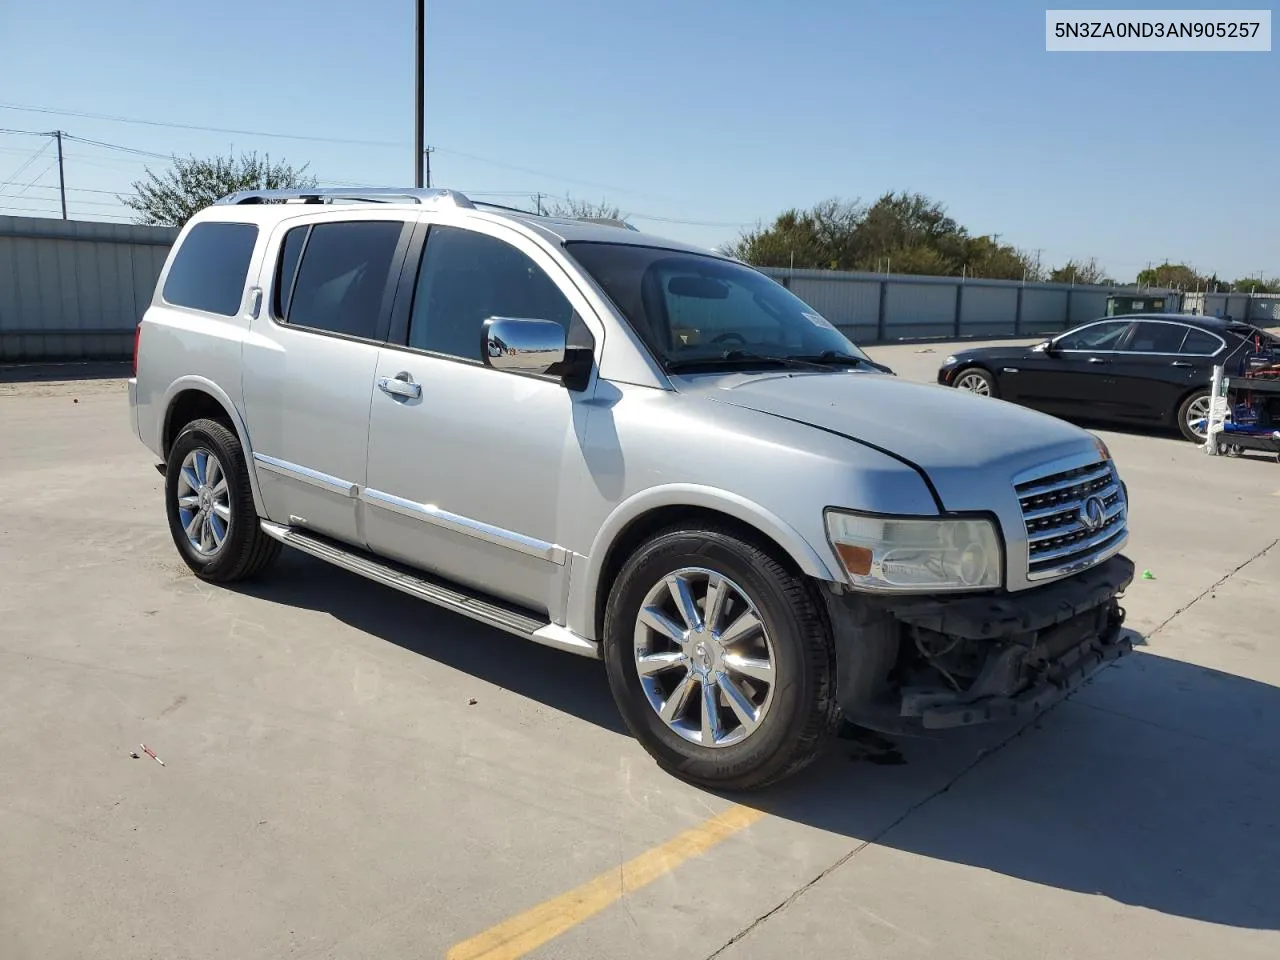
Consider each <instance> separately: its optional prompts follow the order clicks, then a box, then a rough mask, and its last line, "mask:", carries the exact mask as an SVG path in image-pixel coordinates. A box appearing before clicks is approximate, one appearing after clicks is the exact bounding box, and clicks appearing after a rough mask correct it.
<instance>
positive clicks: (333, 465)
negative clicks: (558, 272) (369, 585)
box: [243, 214, 410, 544]
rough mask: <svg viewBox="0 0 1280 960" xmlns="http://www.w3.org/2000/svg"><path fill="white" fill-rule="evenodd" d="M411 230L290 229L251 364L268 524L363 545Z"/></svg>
mask: <svg viewBox="0 0 1280 960" xmlns="http://www.w3.org/2000/svg"><path fill="white" fill-rule="evenodd" d="M409 232H410V228H409V226H408V225H406V223H405V222H404V220H403V219H397V218H394V217H392V218H387V217H383V218H381V219H375V218H374V217H373V216H372V215H369V216H362V217H361V218H360V219H352V218H351V215H350V214H348V215H346V218H345V219H334V218H330V219H324V218H317V219H305V220H300V221H285V222H284V224H283V225H282V227H281V228H280V230H279V231H278V232H277V234H276V235H275V236H274V237H272V240H271V242H272V244H273V248H272V249H273V250H274V253H272V252H271V251H269V252H268V260H267V262H268V263H269V264H271V265H272V266H271V268H270V270H271V276H270V277H263V278H261V280H260V286H261V287H262V288H263V289H264V290H265V291H266V293H265V294H264V296H263V301H264V302H263V304H262V306H261V308H260V310H259V313H258V316H257V318H256V319H254V321H253V327H252V335H251V336H250V337H249V338H247V339H246V341H245V345H244V353H243V370H244V374H243V376H244V403H245V407H246V410H247V413H248V417H247V420H248V422H249V423H251V424H252V425H253V437H252V440H253V459H254V467H255V470H256V472H257V475H258V482H259V486H260V488H261V490H262V497H263V501H264V505H265V507H266V511H267V516H268V517H269V518H270V519H272V520H274V521H276V522H277V523H283V524H289V525H291V526H297V527H300V528H302V529H306V530H310V531H314V532H317V533H322V534H326V535H328V536H331V537H336V538H338V539H340V540H343V541H346V542H348V543H353V544H363V539H364V538H363V533H362V531H361V530H360V523H359V519H360V518H359V511H358V510H357V504H358V493H359V487H360V485H362V484H363V483H364V471H365V451H366V447H367V444H368V438H369V434H368V429H369V400H370V396H371V394H372V391H373V382H374V372H375V369H376V367H377V362H378V349H379V344H380V343H381V342H382V341H383V340H384V339H385V338H386V331H387V329H388V326H389V306H390V302H391V297H392V295H393V294H394V290H395V284H394V278H396V277H398V276H399V267H400V263H401V262H402V261H403V259H404V250H405V247H406V246H407V243H406V239H407V236H408V234H409Z"/></svg>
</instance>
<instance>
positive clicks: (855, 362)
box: [787, 350, 893, 373]
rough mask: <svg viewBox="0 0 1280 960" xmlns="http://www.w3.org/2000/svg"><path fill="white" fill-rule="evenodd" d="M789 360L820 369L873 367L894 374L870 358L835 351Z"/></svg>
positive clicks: (795, 357)
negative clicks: (809, 364)
mask: <svg viewBox="0 0 1280 960" xmlns="http://www.w3.org/2000/svg"><path fill="white" fill-rule="evenodd" d="M787 359H788V360H800V361H803V362H804V363H811V364H813V365H814V366H819V367H871V368H872V369H874V370H880V371H882V372H884V373H893V371H892V370H891V369H890V368H889V367H886V366H885V365H884V364H883V363H876V362H875V361H874V360H872V359H870V358H869V357H858V356H854V355H853V354H850V353H838V352H836V351H835V350H823V351H822V353H817V354H813V355H812V356H793V357H787Z"/></svg>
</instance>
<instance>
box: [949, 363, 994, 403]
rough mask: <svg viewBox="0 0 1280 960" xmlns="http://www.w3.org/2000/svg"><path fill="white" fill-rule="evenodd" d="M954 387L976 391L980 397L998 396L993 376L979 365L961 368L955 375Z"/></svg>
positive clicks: (971, 391)
mask: <svg viewBox="0 0 1280 960" xmlns="http://www.w3.org/2000/svg"><path fill="white" fill-rule="evenodd" d="M955 388H956V389H957V390H968V391H969V392H970V393H976V394H977V395H978V396H980V397H998V396H999V395H1000V393H999V391H998V390H996V381H995V378H994V377H992V376H991V374H989V373H987V371H985V370H983V369H982V368H981V367H970V368H969V369H968V370H961V371H960V373H959V374H958V375H957V376H956V382H955Z"/></svg>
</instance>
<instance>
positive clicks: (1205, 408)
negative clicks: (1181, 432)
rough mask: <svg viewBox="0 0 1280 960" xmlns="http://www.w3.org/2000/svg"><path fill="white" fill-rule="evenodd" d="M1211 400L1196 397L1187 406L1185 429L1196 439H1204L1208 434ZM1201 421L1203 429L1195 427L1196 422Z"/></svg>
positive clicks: (1205, 397)
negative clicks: (1203, 425)
mask: <svg viewBox="0 0 1280 960" xmlns="http://www.w3.org/2000/svg"><path fill="white" fill-rule="evenodd" d="M1210 401H1211V398H1210V397H1208V396H1204V397H1196V398H1195V399H1194V400H1192V401H1191V403H1189V404H1188V405H1187V429H1188V430H1190V431H1191V432H1192V433H1194V434H1195V435H1196V436H1197V437H1204V436H1206V435H1207V434H1208V423H1209V412H1210V411H1211V410H1212V409H1213V406H1212V403H1211V402H1210ZM1197 420H1203V421H1204V422H1205V425H1206V426H1205V427H1203V428H1201V427H1197V426H1196V421H1197Z"/></svg>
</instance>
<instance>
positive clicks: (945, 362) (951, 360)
mask: <svg viewBox="0 0 1280 960" xmlns="http://www.w3.org/2000/svg"><path fill="white" fill-rule="evenodd" d="M955 362H956V358H955V357H947V359H945V360H943V361H942V365H943V366H944V367H949V366H951V364H953V363H955Z"/></svg>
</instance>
